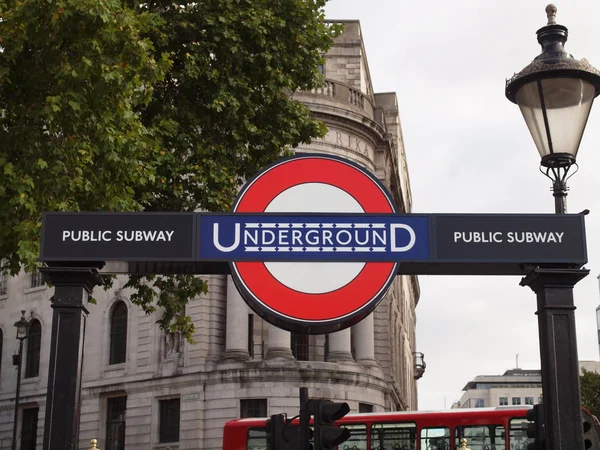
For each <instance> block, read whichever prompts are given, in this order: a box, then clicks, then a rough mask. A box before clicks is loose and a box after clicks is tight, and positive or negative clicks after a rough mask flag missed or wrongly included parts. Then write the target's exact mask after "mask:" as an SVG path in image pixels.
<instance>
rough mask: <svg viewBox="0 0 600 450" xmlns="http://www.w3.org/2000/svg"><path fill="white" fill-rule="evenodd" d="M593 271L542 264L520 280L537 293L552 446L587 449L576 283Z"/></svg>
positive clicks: (550, 448)
mask: <svg viewBox="0 0 600 450" xmlns="http://www.w3.org/2000/svg"><path fill="white" fill-rule="evenodd" d="M588 273H589V270H587V269H567V268H565V269H561V268H539V267H538V268H536V269H534V270H532V271H531V272H530V273H529V274H528V275H527V276H526V277H524V278H523V279H522V280H521V283H520V284H521V286H529V287H530V288H531V289H532V290H533V291H534V292H535V293H536V295H537V308H538V310H537V312H536V314H537V316H538V326H539V338H540V357H541V358H540V359H541V366H542V367H541V369H542V392H543V393H544V401H543V405H544V413H545V417H546V433H545V434H546V448H547V450H569V449H573V448H583V427H582V422H581V396H580V393H579V359H578V356H577V337H576V334H575V304H574V302H573V287H574V286H575V284H576V283H577V282H579V281H580V280H581V279H583V278H584V277H586V276H587V275H588Z"/></svg>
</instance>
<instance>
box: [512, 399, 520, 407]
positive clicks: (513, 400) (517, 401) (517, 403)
mask: <svg viewBox="0 0 600 450" xmlns="http://www.w3.org/2000/svg"><path fill="white" fill-rule="evenodd" d="M512 404H513V405H520V404H521V397H513V398H512Z"/></svg>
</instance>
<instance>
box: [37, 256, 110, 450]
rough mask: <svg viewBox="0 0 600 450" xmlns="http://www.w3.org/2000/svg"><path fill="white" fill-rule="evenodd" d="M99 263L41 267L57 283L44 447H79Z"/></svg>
mask: <svg viewBox="0 0 600 450" xmlns="http://www.w3.org/2000/svg"><path fill="white" fill-rule="evenodd" d="M97 267H98V265H92V266H91V267H76V268H74V267H47V268H41V269H40V271H42V272H44V273H45V275H46V276H47V277H48V278H49V279H50V281H51V282H52V284H53V285H54V287H55V291H54V299H53V302H52V308H53V313H52V336H51V341H50V367H49V370H48V390H47V394H46V417H45V421H44V443H43V449H44V450H71V449H77V448H79V418H80V407H81V381H82V372H83V348H84V338H85V325H86V320H87V316H88V310H87V309H86V305H87V302H88V296H89V294H90V292H91V291H92V289H93V288H94V286H96V285H99V284H102V280H101V278H100V276H99V274H98V271H97Z"/></svg>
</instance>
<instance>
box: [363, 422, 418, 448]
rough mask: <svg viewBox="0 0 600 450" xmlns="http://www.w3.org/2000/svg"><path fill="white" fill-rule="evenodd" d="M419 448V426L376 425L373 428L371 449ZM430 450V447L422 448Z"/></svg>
mask: <svg viewBox="0 0 600 450" xmlns="http://www.w3.org/2000/svg"><path fill="white" fill-rule="evenodd" d="M394 448H400V449H403V448H412V449H414V448H417V424H416V423H414V422H406V423H374V424H373V426H372V427H371V449H372V450H377V449H394ZM422 448H428V447H422Z"/></svg>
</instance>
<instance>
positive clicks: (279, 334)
mask: <svg viewBox="0 0 600 450" xmlns="http://www.w3.org/2000/svg"><path fill="white" fill-rule="evenodd" d="M291 344H292V337H291V334H290V332H289V331H285V330H282V329H281V328H279V327H276V326H275V325H271V324H269V337H268V340H267V345H268V348H267V354H266V355H265V359H273V358H290V359H291V358H293V357H294V356H293V355H292V349H291Z"/></svg>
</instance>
